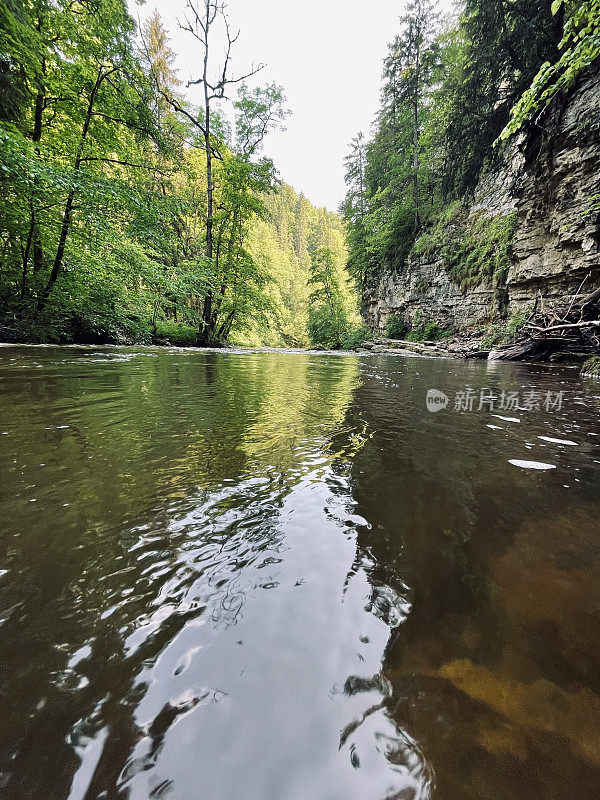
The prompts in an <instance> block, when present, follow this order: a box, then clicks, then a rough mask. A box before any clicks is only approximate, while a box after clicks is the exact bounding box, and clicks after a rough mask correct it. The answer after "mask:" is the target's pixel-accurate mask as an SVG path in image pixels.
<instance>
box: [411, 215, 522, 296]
mask: <svg viewBox="0 0 600 800" xmlns="http://www.w3.org/2000/svg"><path fill="white" fill-rule="evenodd" d="M514 221H515V215H514V214H512V213H511V214H497V215H495V216H489V215H487V214H485V213H484V212H478V213H476V214H471V215H468V214H467V209H466V208H465V207H464V206H463V205H462V204H460V203H453V204H451V205H450V206H448V208H447V209H446V210H445V213H443V214H441V215H440V217H439V220H438V223H437V224H436V225H434V226H433V227H432V228H431V229H430V230H428V231H425V232H424V233H423V234H422V235H421V236H420V237H419V239H417V241H416V242H415V245H414V248H413V253H414V254H415V255H434V254H435V255H439V257H441V259H442V262H443V264H444V268H445V269H446V271H447V272H448V274H449V275H450V277H451V278H452V280H453V281H454V282H455V283H457V284H458V285H459V286H460V287H461V288H462V289H464V290H466V289H469V288H472V287H474V286H477V285H478V284H479V283H481V281H482V280H484V279H488V280H491V279H494V280H495V281H496V282H497V283H504V281H505V279H506V273H507V271H508V268H509V265H510V262H509V250H510V243H511V238H512V231H513V227H514Z"/></svg>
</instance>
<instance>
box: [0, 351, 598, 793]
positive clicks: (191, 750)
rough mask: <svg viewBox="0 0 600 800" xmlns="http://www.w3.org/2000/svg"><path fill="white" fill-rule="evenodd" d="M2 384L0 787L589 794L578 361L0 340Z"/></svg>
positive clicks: (587, 539) (593, 572) (594, 633)
mask: <svg viewBox="0 0 600 800" xmlns="http://www.w3.org/2000/svg"><path fill="white" fill-rule="evenodd" d="M431 389H436V390H438V391H439V392H443V393H444V394H445V395H446V396H447V397H448V405H447V407H446V408H445V409H443V410H439V411H437V412H436V413H432V412H430V411H429V410H428V408H427V405H426V397H427V392H428V391H429V390H431ZM483 389H488V390H491V393H492V394H493V396H494V397H495V398H496V400H494V401H490V400H489V397H490V392H489V391H488V392H487V393H486V392H484V394H483V396H482V394H481V391H482V390H483ZM469 390H471V391H469ZM0 392H1V394H0V500H1V503H2V518H1V529H0V668H1V676H0V691H1V697H0V700H1V703H0V796H1V797H2V798H6V800H12V799H13V798H18V800H24V799H25V798H34V799H35V800H55V799H56V800H67V798H68V800H83V799H84V798H85V800H91V798H98V800H100V799H102V800H107V799H108V798H117V797H119V798H131V799H132V800H147V799H148V798H163V799H164V800H166V799H168V800H242V798H243V800H392V798H394V799H395V800H425V799H428V798H432V799H433V798H435V799H436V800H488V799H489V800H517V799H518V800H525V799H527V800H529V799H530V798H531V799H533V798H535V800H543V799H544V798H548V799H549V800H550V799H551V800H555V799H556V800H559V798H560V800H564V798H567V797H569V798H577V800H597V799H598V798H599V797H600V696H599V694H600V519H599V510H600V439H599V437H598V434H599V433H600V426H599V424H598V423H599V415H600V384H598V383H594V382H593V381H590V382H588V383H586V382H583V383H582V382H581V381H580V380H579V378H578V376H577V372H576V370H574V369H570V368H566V367H562V368H559V367H553V368H549V367H546V366H531V365H523V364H513V365H511V364H492V363H489V364H488V363H485V362H483V363H481V362H459V361H450V360H443V359H440V360H433V359H432V360H423V359H418V358H412V359H411V358H408V359H405V358H400V357H394V356H372V355H369V356H356V355H322V354H318V355H317V354H307V353H232V352H217V353H214V352H199V351H191V350H156V349H119V348H104V349H103V348H87V349H86V348H58V347H56V348H54V347H28V348H26V347H21V348H19V347H2V348H0ZM503 392H504V394H502V393H503ZM531 392H534V394H531ZM548 392H550V393H551V394H550V395H548ZM559 392H562V395H560V396H559V395H558V394H557V393H559ZM511 393H512V394H511ZM515 397H516V398H517V399H516V400H515ZM469 398H470V399H469ZM510 398H512V400H510ZM482 400H483V401H484V402H482ZM505 401H506V402H505ZM480 406H481V408H480ZM546 406H547V408H546ZM559 406H560V408H559Z"/></svg>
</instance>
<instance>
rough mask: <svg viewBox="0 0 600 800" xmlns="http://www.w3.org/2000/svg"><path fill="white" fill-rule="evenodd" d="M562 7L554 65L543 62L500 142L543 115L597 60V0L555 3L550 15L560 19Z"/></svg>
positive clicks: (599, 22)
mask: <svg viewBox="0 0 600 800" xmlns="http://www.w3.org/2000/svg"><path fill="white" fill-rule="evenodd" d="M565 6H566V14H565V25H564V31H563V36H562V39H561V41H560V43H559V50H560V57H559V58H558V59H557V60H556V61H555V62H554V63H550V62H549V61H545V62H544V63H543V64H542V66H541V67H540V69H539V72H538V73H537V75H536V76H535V78H534V79H533V82H532V84H531V87H530V88H529V89H527V91H526V92H525V93H524V94H523V95H522V97H521V98H520V99H519V101H518V103H517V104H516V105H515V106H513V108H512V109H511V118H510V122H509V123H508V124H507V125H506V127H505V128H504V130H503V131H502V134H501V138H502V139H507V138H508V137H509V136H511V135H512V134H514V133H516V132H517V131H518V130H519V129H520V128H521V126H522V125H523V124H524V123H525V122H528V121H529V120H531V119H533V118H534V117H535V116H536V115H537V114H539V113H541V112H543V111H544V109H545V108H546V107H547V106H548V104H549V103H550V101H551V100H552V99H553V98H554V97H555V96H556V95H557V94H558V93H559V92H566V91H568V90H569V89H570V88H571V86H572V85H573V84H574V82H575V81H576V79H577V78H578V76H579V75H580V74H581V73H582V71H583V70H584V69H586V68H587V67H589V66H590V65H591V64H592V63H593V62H594V61H596V60H597V59H598V58H600V0H587V1H586V2H583V3H574V2H569V3H565V2H564V0H555V2H553V3H552V14H553V15H555V16H557V17H559V18H560V16H561V15H562V12H563V11H564V8H565Z"/></svg>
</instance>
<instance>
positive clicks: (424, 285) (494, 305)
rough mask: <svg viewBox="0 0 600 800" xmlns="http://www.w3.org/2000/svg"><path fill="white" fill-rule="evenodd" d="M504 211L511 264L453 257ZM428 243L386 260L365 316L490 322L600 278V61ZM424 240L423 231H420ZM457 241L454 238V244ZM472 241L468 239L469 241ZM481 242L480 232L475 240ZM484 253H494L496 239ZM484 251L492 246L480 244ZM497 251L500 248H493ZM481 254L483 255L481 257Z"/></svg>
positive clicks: (381, 324)
mask: <svg viewBox="0 0 600 800" xmlns="http://www.w3.org/2000/svg"><path fill="white" fill-rule="evenodd" d="M502 218H504V219H506V221H507V222H506V224H507V225H510V241H509V246H508V248H507V251H506V257H505V262H502V263H501V264H500V266H499V267H496V268H491V267H490V268H489V269H486V268H485V264H484V266H483V268H482V267H481V265H479V266H478V267H477V268H476V269H478V270H479V273H477V272H475V274H474V275H473V274H469V273H468V271H465V270H462V271H461V269H462V268H461V264H460V263H456V257H455V261H454V264H453V263H452V262H451V260H449V256H448V253H449V252H451V250H452V248H451V247H450V246H449V245H452V244H454V245H455V248H454V249H455V250H456V246H459V249H460V245H461V240H464V241H463V243H462V247H463V250H462V252H461V254H460V258H462V259H463V261H465V262H466V261H468V260H469V258H470V256H469V246H468V243H467V244H465V241H467V240H466V237H467V236H471V235H472V231H473V230H474V229H476V230H479V232H480V234H478V235H482V236H485V227H486V223H489V226H493V225H494V224H495V225H496V226H497V223H498V221H499V220H501V219H502ZM426 235H429V237H430V239H432V244H431V246H430V247H429V248H427V247H423V246H422V245H420V244H419V241H418V242H417V243H416V245H415V247H414V248H413V251H412V253H411V254H410V255H409V257H408V259H407V261H406V263H405V264H404V265H402V266H401V267H400V268H398V267H397V265H394V264H387V265H384V266H383V267H382V269H381V270H380V271H379V273H378V275H377V276H376V278H375V279H374V280H373V281H372V282H371V284H370V285H369V286H367V287H366V288H365V293H364V296H363V314H364V318H365V322H366V323H367V325H369V327H371V328H373V329H375V330H383V329H384V328H385V324H386V320H387V318H388V317H389V315H390V314H397V315H400V316H403V317H404V318H405V319H406V320H407V321H408V322H410V321H412V320H414V319H415V315H420V316H421V317H422V318H425V319H427V320H430V321H432V322H435V323H437V324H438V325H440V326H443V327H452V328H456V329H460V328H466V327H474V326H483V325H485V324H487V323H488V322H489V321H490V320H492V319H498V318H499V317H503V316H504V317H506V316H509V315H511V314H513V313H516V312H523V311H525V310H526V309H527V308H529V307H530V306H531V305H532V304H533V303H534V302H535V299H536V298H539V297H540V296H541V297H542V298H543V299H544V303H546V304H551V303H553V302H557V303H562V302H565V300H566V301H568V298H569V297H571V296H572V295H573V294H574V293H575V292H576V291H577V289H578V288H579V286H580V285H581V284H582V282H584V287H583V291H588V292H591V291H592V290H593V289H595V288H598V286H600V66H596V67H595V68H593V69H591V70H589V71H588V73H587V74H585V75H584V76H582V79H581V80H580V81H579V84H578V85H577V87H575V88H574V89H573V90H572V92H571V93H570V95H569V96H568V97H567V98H560V99H559V100H557V101H555V102H554V103H553V104H552V106H551V107H550V109H549V110H548V111H547V113H546V114H545V116H544V119H543V122H542V123H540V126H539V127H538V128H537V129H536V130H535V131H534V132H533V133H530V134H529V135H528V138H527V141H521V142H520V143H519V144H518V145H513V146H512V148H510V149H507V151H506V153H505V158H504V163H503V165H502V167H501V168H500V170H499V171H497V172H495V173H494V174H488V175H486V176H485V177H484V178H482V180H481V181H480V183H479V186H478V188H477V190H476V192H475V195H474V198H473V200H472V201H471V203H470V206H469V207H468V208H466V209H465V211H464V214H463V216H462V218H460V217H459V218H458V219H450V220H449V221H448V222H447V223H445V222H444V221H442V222H438V223H437V228H436V231H435V235H431V234H426ZM422 238H424V237H422ZM453 240H454V242H453ZM469 241H470V240H469ZM473 241H474V242H475V241H477V237H476V236H475V238H473ZM492 244H493V246H492V247H488V248H487V255H484V257H483V258H484V260H485V258H487V259H488V260H491V259H492V254H494V246H495V247H498V246H499V245H497V244H495V243H492ZM482 252H484V251H482ZM493 257H494V258H496V256H495V255H493ZM480 261H481V259H480Z"/></svg>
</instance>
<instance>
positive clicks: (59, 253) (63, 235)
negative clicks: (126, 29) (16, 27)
mask: <svg viewBox="0 0 600 800" xmlns="http://www.w3.org/2000/svg"><path fill="white" fill-rule="evenodd" d="M111 72H114V69H113V70H111ZM108 74H109V73H103V72H102V67H100V69H99V70H98V77H97V78H96V83H95V84H94V87H93V89H92V91H91V94H90V99H89V102H88V107H87V111H86V114H85V120H84V122H83V128H82V130H81V137H80V139H79V145H78V147H77V155H76V156H75V164H74V166H73V180H72V181H71V188H70V189H69V194H68V195H67V202H66V203H65V210H64V212H63V218H62V224H61V228H60V237H59V240H58V247H57V248H56V256H55V258H54V263H53V264H52V271H51V272H50V277H49V278H48V283H47V284H46V287H45V289H44V291H43V292H42V294H41V295H40V298H39V300H38V304H37V311H38V314H39V313H40V312H41V311H42V310H43V309H44V306H45V305H46V302H47V301H48V297H49V296H50V292H51V291H52V289H53V288H54V284H55V283H56V279H57V278H58V274H59V272H60V270H61V267H62V263H63V258H64V254H65V245H66V243H67V236H68V234H69V228H70V227H71V213H72V210H73V200H74V199H75V179H76V176H77V174H78V173H79V170H80V168H81V161H82V159H83V147H84V145H85V140H86V138H87V133H88V129H89V126H90V120H91V119H92V111H93V110H94V102H95V100H96V95H97V93H98V89H99V88H100V84H101V83H102V81H103V80H104V78H105V77H106V76H107V75H108Z"/></svg>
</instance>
